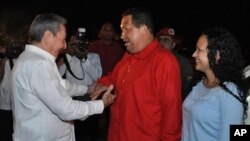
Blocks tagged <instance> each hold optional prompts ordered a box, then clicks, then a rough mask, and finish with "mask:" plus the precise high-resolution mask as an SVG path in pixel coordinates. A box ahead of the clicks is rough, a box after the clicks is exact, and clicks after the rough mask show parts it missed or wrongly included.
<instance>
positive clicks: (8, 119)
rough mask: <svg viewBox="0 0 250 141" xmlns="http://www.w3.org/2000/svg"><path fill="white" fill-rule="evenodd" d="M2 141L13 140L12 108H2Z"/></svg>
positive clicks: (0, 113) (0, 125) (0, 127)
mask: <svg viewBox="0 0 250 141" xmlns="http://www.w3.org/2000/svg"><path fill="white" fill-rule="evenodd" d="M0 122H1V123H0V141H12V134H13V117H12V111H11V110H0Z"/></svg>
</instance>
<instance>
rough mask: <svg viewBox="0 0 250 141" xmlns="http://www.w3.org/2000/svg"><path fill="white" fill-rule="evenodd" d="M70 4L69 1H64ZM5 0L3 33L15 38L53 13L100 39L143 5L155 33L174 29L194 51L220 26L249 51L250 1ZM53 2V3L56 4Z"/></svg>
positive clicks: (0, 4) (0, 10)
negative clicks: (106, 26)
mask: <svg viewBox="0 0 250 141" xmlns="http://www.w3.org/2000/svg"><path fill="white" fill-rule="evenodd" d="M64 1H66V2H64ZM147 1H150V2H146V0H88V1H87V0H63V1H53V0H41V1H38V0H33V1H28V0H1V1H0V30H5V31H6V32H9V34H14V36H20V35H22V36H23V35H25V33H26V31H27V29H28V27H29V25H30V22H31V20H32V19H33V18H34V16H35V15H36V14H40V13H48V12H53V13H56V14H59V15H61V16H64V17H65V18H67V20H68V29H69V30H70V29H74V28H77V27H79V26H84V27H86V28H87V32H88V34H89V35H91V37H93V38H96V37H97V32H98V30H99V28H100V26H101V24H102V23H103V22H105V21H111V22H113V23H114V24H115V26H116V29H117V31H120V28H119V25H120V20H121V14H122V12H123V11H125V10H126V9H127V8H131V7H134V6H141V7H145V8H147V9H149V10H150V11H151V13H152V15H153V17H154V21H155V32H157V31H158V30H159V29H160V28H161V27H164V26H171V27H173V28H174V29H175V30H176V33H177V34H179V35H180V36H181V37H182V38H183V40H184V43H186V45H187V46H190V48H194V47H195V42H196V39H197V37H198V35H199V34H200V32H201V31H202V30H203V29H205V28H208V27H213V26H219V27H224V28H227V29H228V30H230V31H231V32H232V33H233V34H235V36H236V37H237V38H238V40H239V42H240V43H241V44H242V46H243V47H244V49H245V50H247V51H248V50H249V49H248V48H249V45H250V43H249V39H248V38H249V37H250V36H249V33H250V22H249V20H250V4H249V3H250V2H248V0H231V1H230V0H147ZM52 2H53V3H52Z"/></svg>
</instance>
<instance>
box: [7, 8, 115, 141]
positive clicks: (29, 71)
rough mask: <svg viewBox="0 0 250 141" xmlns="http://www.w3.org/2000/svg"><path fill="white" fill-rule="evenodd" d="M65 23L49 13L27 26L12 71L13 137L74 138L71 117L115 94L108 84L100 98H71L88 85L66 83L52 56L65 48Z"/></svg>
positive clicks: (21, 140)
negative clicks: (22, 47)
mask: <svg viewBox="0 0 250 141" xmlns="http://www.w3.org/2000/svg"><path fill="white" fill-rule="evenodd" d="M65 24H66V20H65V19H64V18H63V17H61V16H58V15H56V14H52V13H51V14H43V15H39V16H37V17H36V18H35V19H34V20H33V22H32V24H31V26H30V30H29V39H30V44H29V45H26V47H25V51H24V52H23V53H22V54H21V55H20V56H19V58H18V59H17V62H16V63H15V66H14V68H13V75H12V77H13V78H12V86H13V113H14V115H13V116H14V135H13V139H14V141H75V135H74V126H73V124H72V122H71V121H72V120H75V119H85V118H86V117H87V116H89V115H93V114H100V113H102V112H103V109H104V107H106V106H108V105H110V104H111V103H112V102H113V100H114V98H115V96H114V95H111V94H110V91H111V90H112V89H113V86H112V85H111V86H110V87H109V88H108V89H107V91H106V92H105V94H104V96H103V97H102V99H101V100H95V101H87V102H82V101H76V100H73V99H72V96H76V95H80V94H84V93H87V91H88V87H87V86H85V85H76V84H70V83H69V82H68V81H65V80H63V79H62V78H61V76H60V74H59V72H58V69H57V66H56V63H55V59H56V57H57V56H58V54H59V53H60V51H61V50H62V49H65V48H66V42H65V38H66V28H65ZM100 91H103V90H100Z"/></svg>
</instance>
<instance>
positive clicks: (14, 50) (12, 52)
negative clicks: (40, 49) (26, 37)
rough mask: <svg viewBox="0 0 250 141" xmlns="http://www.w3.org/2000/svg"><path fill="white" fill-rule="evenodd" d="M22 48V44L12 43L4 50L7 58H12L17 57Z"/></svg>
mask: <svg viewBox="0 0 250 141" xmlns="http://www.w3.org/2000/svg"><path fill="white" fill-rule="evenodd" d="M23 50H24V44H21V43H12V44H11V45H9V46H7V48H6V50H5V56H6V57H7V58H10V59H13V58H17V57H18V56H19V55H20V54H21V53H22V52H23Z"/></svg>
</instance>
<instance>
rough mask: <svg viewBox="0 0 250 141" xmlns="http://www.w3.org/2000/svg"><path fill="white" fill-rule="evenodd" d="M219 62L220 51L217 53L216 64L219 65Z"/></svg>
mask: <svg viewBox="0 0 250 141" xmlns="http://www.w3.org/2000/svg"><path fill="white" fill-rule="evenodd" d="M219 60H220V51H218V50H217V51H216V55H215V62H216V64H219Z"/></svg>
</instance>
